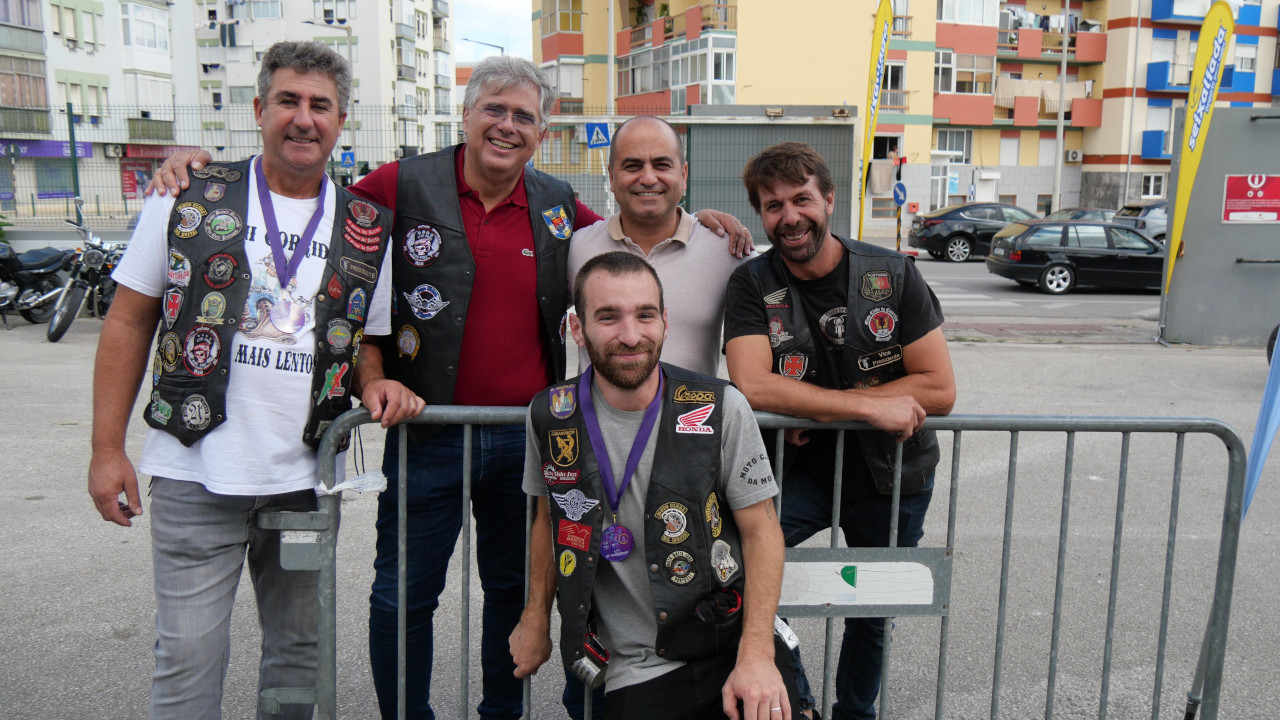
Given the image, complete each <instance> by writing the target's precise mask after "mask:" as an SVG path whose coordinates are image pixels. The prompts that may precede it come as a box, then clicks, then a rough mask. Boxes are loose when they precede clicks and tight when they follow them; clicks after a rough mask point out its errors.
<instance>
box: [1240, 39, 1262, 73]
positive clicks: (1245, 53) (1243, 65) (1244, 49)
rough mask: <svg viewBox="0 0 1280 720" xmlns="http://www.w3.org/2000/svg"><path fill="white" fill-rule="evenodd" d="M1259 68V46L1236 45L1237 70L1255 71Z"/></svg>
mask: <svg viewBox="0 0 1280 720" xmlns="http://www.w3.org/2000/svg"><path fill="white" fill-rule="evenodd" d="M1257 68H1258V46H1257V45H1236V72H1253V71H1255V70H1256V69H1257Z"/></svg>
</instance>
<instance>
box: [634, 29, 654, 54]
mask: <svg viewBox="0 0 1280 720" xmlns="http://www.w3.org/2000/svg"><path fill="white" fill-rule="evenodd" d="M652 38H653V26H652V25H650V24H648V23H645V24H644V25H641V26H640V27H635V28H631V49H632V50H635V49H637V48H642V47H645V46H646V45H648V44H649V41H650V40H651V39H652Z"/></svg>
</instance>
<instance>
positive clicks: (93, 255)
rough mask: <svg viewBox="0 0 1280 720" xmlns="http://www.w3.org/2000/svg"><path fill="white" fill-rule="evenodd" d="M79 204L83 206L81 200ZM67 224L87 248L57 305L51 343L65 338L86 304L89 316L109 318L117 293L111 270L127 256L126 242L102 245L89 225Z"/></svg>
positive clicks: (74, 264)
mask: <svg viewBox="0 0 1280 720" xmlns="http://www.w3.org/2000/svg"><path fill="white" fill-rule="evenodd" d="M76 203H77V205H78V204H79V203H80V200H79V198H77V199H76ZM67 224H68V225H70V226H71V227H73V228H75V229H76V231H77V232H79V233H80V237H81V238H82V239H83V242H84V247H83V248H82V249H81V250H80V252H79V253H77V254H76V256H75V259H74V260H72V261H71V264H70V277H68V278H67V283H66V285H64V286H63V288H62V294H61V296H59V297H58V299H57V302H56V304H55V306H54V309H53V320H52V321H50V322H49V329H48V331H47V332H46V334H47V336H48V338H49V342H58V341H59V340H61V339H62V336H63V335H65V334H66V332H67V330H68V329H69V328H70V327H71V323H72V322H73V321H74V320H75V319H76V318H77V317H79V316H80V311H81V310H83V309H84V306H85V304H86V303H87V304H88V307H89V314H90V315H92V316H94V317H99V318H104V317H106V315H107V308H109V307H111V300H112V299H113V298H114V297H115V294H116V283H115V281H114V280H112V279H111V271H112V270H114V269H115V267H116V265H118V264H119V263H120V258H121V257H122V256H123V255H124V248H125V244H124V243H105V242H103V241H102V238H100V237H98V236H97V235H94V234H93V231H92V230H90V229H89V224H88V223H87V222H80V223H76V222H74V221H72V220H67Z"/></svg>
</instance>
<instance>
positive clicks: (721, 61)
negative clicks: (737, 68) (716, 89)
mask: <svg viewBox="0 0 1280 720" xmlns="http://www.w3.org/2000/svg"><path fill="white" fill-rule="evenodd" d="M712 58H713V63H712V64H713V68H714V69H713V75H712V77H711V79H712V80H729V81H732V80H734V71H733V61H734V54H733V53H732V52H721V51H717V52H714V53H712Z"/></svg>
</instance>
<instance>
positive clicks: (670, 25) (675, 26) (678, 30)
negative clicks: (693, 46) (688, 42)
mask: <svg viewBox="0 0 1280 720" xmlns="http://www.w3.org/2000/svg"><path fill="white" fill-rule="evenodd" d="M684 27H685V17H684V15H676V16H675V17H665V18H662V39H663V40H674V39H676V38H679V37H684Z"/></svg>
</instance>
